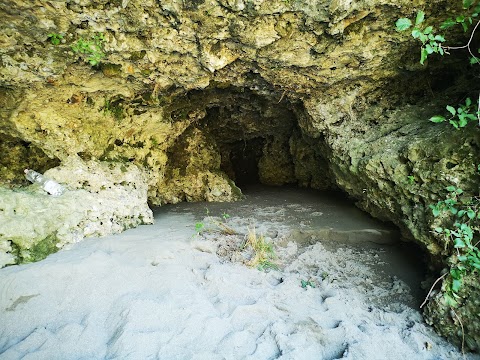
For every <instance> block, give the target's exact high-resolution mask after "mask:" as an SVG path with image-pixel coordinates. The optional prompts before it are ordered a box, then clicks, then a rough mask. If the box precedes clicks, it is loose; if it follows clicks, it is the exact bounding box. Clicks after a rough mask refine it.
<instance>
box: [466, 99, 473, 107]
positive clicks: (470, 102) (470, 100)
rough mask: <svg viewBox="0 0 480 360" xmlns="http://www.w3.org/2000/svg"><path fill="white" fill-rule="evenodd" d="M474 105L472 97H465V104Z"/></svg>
mask: <svg viewBox="0 0 480 360" xmlns="http://www.w3.org/2000/svg"><path fill="white" fill-rule="evenodd" d="M470 105H472V99H470V98H469V97H468V98H466V99H465V106H467V107H468V106H470Z"/></svg>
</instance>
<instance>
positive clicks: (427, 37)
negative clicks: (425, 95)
mask: <svg viewBox="0 0 480 360" xmlns="http://www.w3.org/2000/svg"><path fill="white" fill-rule="evenodd" d="M475 2H476V1H474V0H463V2H462V5H463V10H464V12H465V14H461V15H459V16H456V17H455V18H449V19H447V20H445V21H444V22H443V23H442V24H441V26H440V29H441V30H448V29H450V28H451V27H453V26H455V25H457V24H459V25H461V26H462V28H463V30H464V31H465V32H467V31H468V30H469V28H470V26H471V25H473V23H474V19H476V18H478V17H479V14H480V4H474V3H475ZM424 21H425V13H424V12H423V11H419V12H418V13H417V16H416V18H415V20H414V21H412V20H410V19H408V18H400V19H398V20H397V21H396V23H395V26H396V29H397V31H399V32H402V31H406V30H408V29H410V28H411V27H412V26H413V29H412V31H411V35H412V37H413V38H415V39H418V40H419V41H420V42H421V43H422V46H421V49H420V63H421V64H422V65H423V64H424V63H425V61H426V60H427V58H428V56H429V55H431V54H435V53H436V54H440V55H445V54H447V55H448V54H450V52H449V51H451V50H462V49H464V50H468V52H469V54H470V64H471V65H474V64H479V63H480V58H479V57H477V56H476V55H475V51H474V49H472V40H473V38H474V35H475V33H476V31H477V28H478V26H479V25H480V20H477V23H476V25H475V26H474V28H473V30H472V32H471V35H470V38H469V40H468V42H467V43H466V44H465V45H462V46H444V45H443V43H444V42H445V41H446V40H445V37H444V35H440V34H438V33H437V30H436V29H435V28H434V27H433V26H431V25H430V26H426V25H425V24H424ZM479 52H480V49H477V50H476V53H479ZM446 109H447V111H448V112H449V113H450V114H451V116H450V117H448V118H447V117H445V116H442V115H436V116H433V117H431V118H430V121H432V122H434V123H441V122H445V121H448V123H450V124H451V125H452V126H453V127H454V128H455V129H460V128H463V127H465V126H467V125H468V123H470V122H472V121H477V120H478V123H479V125H480V95H479V96H478V101H477V102H476V103H474V102H473V101H472V99H471V98H469V97H467V98H466V100H465V104H460V105H458V106H457V107H454V106H451V105H448V106H447V107H446Z"/></svg>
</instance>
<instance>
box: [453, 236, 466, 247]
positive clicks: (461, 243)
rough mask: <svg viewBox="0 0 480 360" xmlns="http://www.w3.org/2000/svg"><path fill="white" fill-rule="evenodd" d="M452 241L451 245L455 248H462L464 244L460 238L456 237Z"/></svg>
mask: <svg viewBox="0 0 480 360" xmlns="http://www.w3.org/2000/svg"><path fill="white" fill-rule="evenodd" d="M453 243H454V245H453V247H454V248H456V249H463V248H464V247H465V246H466V245H465V243H464V242H463V240H462V239H460V238H456V239H455V241H454V242H453Z"/></svg>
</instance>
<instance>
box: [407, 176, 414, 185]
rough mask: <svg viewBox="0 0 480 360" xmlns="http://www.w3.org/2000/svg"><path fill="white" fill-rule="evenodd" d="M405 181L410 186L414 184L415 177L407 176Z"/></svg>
mask: <svg viewBox="0 0 480 360" xmlns="http://www.w3.org/2000/svg"><path fill="white" fill-rule="evenodd" d="M407 181H408V183H409V184H410V185H412V184H415V176H413V175H408V176H407Z"/></svg>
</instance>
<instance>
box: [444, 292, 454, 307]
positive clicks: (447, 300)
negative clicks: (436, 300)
mask: <svg viewBox="0 0 480 360" xmlns="http://www.w3.org/2000/svg"><path fill="white" fill-rule="evenodd" d="M443 298H444V299H445V303H446V304H447V305H448V306H450V307H455V306H457V301H456V300H455V299H454V298H453V297H451V296H450V295H448V294H447V293H445V295H444V296H443Z"/></svg>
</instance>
